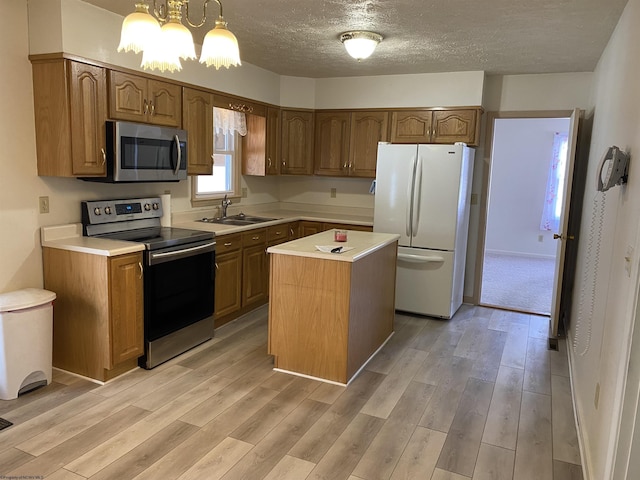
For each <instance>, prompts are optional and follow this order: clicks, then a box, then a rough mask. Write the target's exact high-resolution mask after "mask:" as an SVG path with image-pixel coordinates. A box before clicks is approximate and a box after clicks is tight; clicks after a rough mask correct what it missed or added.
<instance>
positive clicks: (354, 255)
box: [267, 230, 400, 262]
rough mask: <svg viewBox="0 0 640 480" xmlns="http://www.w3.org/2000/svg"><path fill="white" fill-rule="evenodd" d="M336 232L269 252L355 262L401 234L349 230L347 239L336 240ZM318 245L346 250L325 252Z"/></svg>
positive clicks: (272, 249) (298, 240)
mask: <svg viewBox="0 0 640 480" xmlns="http://www.w3.org/2000/svg"><path fill="white" fill-rule="evenodd" d="M334 233H335V230H327V231H325V232H320V233H316V234H315V235H309V236H307V237H303V238H299V239H297V240H292V241H290V242H286V243H281V244H280V245H275V246H273V247H269V248H268V249H267V252H268V253H276V254H281V255H295V256H298V257H309V258H320V259H326V260H337V261H342V262H355V261H357V260H359V259H360V258H362V257H365V256H367V255H369V254H371V253H373V252H375V251H376V250H379V249H381V248H383V247H385V246H387V245H389V244H390V243H393V242H395V241H397V240H399V239H400V235H397V234H392V233H372V232H360V231H356V230H347V241H346V242H336V241H334ZM316 246H321V247H324V246H326V247H334V248H335V247H344V248H345V250H346V251H344V252H341V253H324V252H321V251H320V250H318V249H317V248H316Z"/></svg>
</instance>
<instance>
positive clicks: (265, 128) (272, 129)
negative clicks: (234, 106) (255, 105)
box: [242, 107, 280, 177]
mask: <svg viewBox="0 0 640 480" xmlns="http://www.w3.org/2000/svg"><path fill="white" fill-rule="evenodd" d="M266 115H267V116H266V117H262V116H259V115H253V114H248V115H247V135H246V136H244V137H242V174H243V175H255V176H261V177H263V176H265V175H279V174H280V109H279V108H276V107H269V108H267V110H266Z"/></svg>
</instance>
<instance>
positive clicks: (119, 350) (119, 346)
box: [109, 253, 144, 368]
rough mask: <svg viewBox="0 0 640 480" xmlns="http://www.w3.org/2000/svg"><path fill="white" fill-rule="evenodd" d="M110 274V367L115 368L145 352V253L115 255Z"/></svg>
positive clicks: (110, 263) (110, 265) (110, 266)
mask: <svg viewBox="0 0 640 480" xmlns="http://www.w3.org/2000/svg"><path fill="white" fill-rule="evenodd" d="M109 276H110V282H109V284H110V285H111V290H110V292H109V295H110V303H111V314H110V317H111V318H110V344H111V361H110V367H111V368H113V366H114V365H117V364H118V363H120V362H123V361H124V360H128V359H130V358H136V357H139V356H141V355H142V354H143V353H144V347H143V341H144V338H143V337H144V327H143V318H142V316H143V302H144V300H143V291H142V288H143V287H142V255H141V254H139V253H137V254H133V255H122V256H117V257H111V258H110V262H109Z"/></svg>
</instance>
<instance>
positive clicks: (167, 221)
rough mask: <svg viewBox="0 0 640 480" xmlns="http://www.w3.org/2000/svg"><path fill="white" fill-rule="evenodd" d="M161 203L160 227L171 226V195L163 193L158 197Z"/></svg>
mask: <svg viewBox="0 0 640 480" xmlns="http://www.w3.org/2000/svg"><path fill="white" fill-rule="evenodd" d="M160 200H161V201H162V217H161V218H160V225H162V226H163V227H170V226H171V195H170V194H169V193H163V194H162V195H160Z"/></svg>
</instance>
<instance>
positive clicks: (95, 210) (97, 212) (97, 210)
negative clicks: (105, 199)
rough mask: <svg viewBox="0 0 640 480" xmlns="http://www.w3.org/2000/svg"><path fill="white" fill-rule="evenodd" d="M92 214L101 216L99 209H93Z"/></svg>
mask: <svg viewBox="0 0 640 480" xmlns="http://www.w3.org/2000/svg"><path fill="white" fill-rule="evenodd" d="M93 213H95V214H96V215H102V212H101V211H100V208H99V207H96V208H94V209H93Z"/></svg>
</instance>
